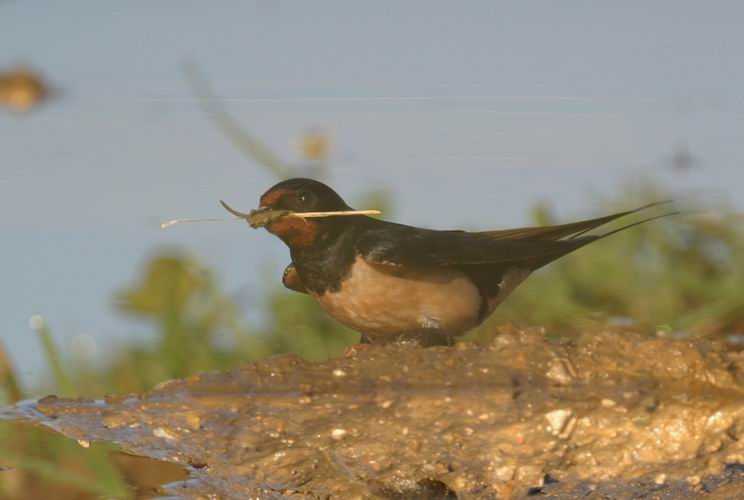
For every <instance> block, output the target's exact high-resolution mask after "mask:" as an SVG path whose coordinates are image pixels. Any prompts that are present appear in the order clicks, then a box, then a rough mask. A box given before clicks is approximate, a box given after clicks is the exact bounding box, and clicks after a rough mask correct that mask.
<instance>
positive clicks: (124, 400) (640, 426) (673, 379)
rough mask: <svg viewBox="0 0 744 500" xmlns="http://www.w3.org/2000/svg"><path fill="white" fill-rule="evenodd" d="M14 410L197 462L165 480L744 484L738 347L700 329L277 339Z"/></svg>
mask: <svg viewBox="0 0 744 500" xmlns="http://www.w3.org/2000/svg"><path fill="white" fill-rule="evenodd" d="M3 415H4V416H5V418H16V419H27V420H33V421H36V422H41V423H43V424H44V425H46V426H49V427H51V428H52V429H55V430H57V431H58V432H61V433H63V434H65V435H67V436H69V437H71V438H75V439H85V440H89V441H90V440H101V441H106V442H113V443H116V444H118V445H119V446H121V447H122V448H123V449H125V450H127V451H129V452H131V453H136V454H140V455H144V456H149V457H153V458H157V459H159V460H166V461H170V462H173V463H177V464H180V465H182V466H184V467H186V468H187V469H188V471H189V473H190V475H191V477H192V479H191V480H189V481H185V482H180V483H175V484H171V485H168V486H167V487H165V491H168V492H170V493H172V494H175V492H179V493H178V494H182V495H183V494H186V493H188V494H207V493H214V494H218V495H221V496H222V497H234V498H242V497H246V496H259V497H262V498H286V497H317V498H325V497H329V496H330V497H338V498H354V497H357V498H368V497H377V498H414V497H418V498H427V497H437V498H446V497H449V498H461V499H467V498H492V497H522V496H525V497H527V495H529V494H531V496H530V497H531V498H540V497H541V496H544V495H551V496H553V495H566V498H569V497H570V496H571V495H576V494H579V493H580V492H582V491H584V492H586V494H587V495H589V496H593V495H594V494H595V493H596V492H598V491H606V492H607V495H609V496H611V497H612V496H613V495H616V496H615V497H617V498H625V497H630V496H633V495H631V494H630V493H633V492H635V493H640V492H645V493H644V494H648V495H651V496H650V497H649V498H657V496H655V495H659V494H662V493H660V492H664V491H675V492H680V491H682V490H681V489H679V488H682V486H678V487H677V486H674V485H683V486H685V487H687V488H688V489H690V491H692V492H700V491H703V489H704V488H708V487H709V486H706V485H707V484H710V485H712V486H710V487H712V488H714V489H716V488H719V489H720V488H724V486H722V485H723V484H724V483H721V485H719V486H716V485H715V483H710V480H711V479H707V478H714V479H715V478H726V477H728V476H727V475H729V476H730V478H729V479H730V480H729V481H728V482H726V483H725V485H727V486H725V487H731V485H735V486H734V487H737V488H739V487H740V485H741V481H739V475H740V471H738V469H731V468H729V469H726V465H727V464H737V463H744V445H742V442H741V437H742V433H743V432H744V359H743V358H742V355H741V354H739V353H731V352H727V351H726V350H725V349H724V348H723V346H722V345H720V344H717V343H714V342H707V341H694V342H691V341H671V340H664V339H648V338H642V337H639V336H636V335H632V334H610V333H596V334H584V335H582V336H580V337H577V338H576V339H573V340H571V341H562V342H553V341H547V340H545V339H544V338H543V335H542V333H541V332H539V331H517V330H509V331H506V332H504V333H503V334H502V335H501V336H500V337H498V338H497V339H496V340H495V341H494V342H493V343H492V344H491V345H489V346H485V347H484V346H477V345H474V344H468V343H462V344H458V345H456V346H454V347H433V348H426V349H425V348H421V347H417V346H375V345H368V346H362V347H361V348H358V349H355V350H354V351H353V355H350V356H348V357H344V358H339V359H333V360H329V361H326V362H323V363H309V362H305V361H302V360H300V359H298V358H296V357H293V356H278V357H274V358H270V359H267V360H264V361H261V362H258V363H254V364H250V365H246V366H244V367H242V368H239V369H236V370H232V371H228V372H224V373H205V374H200V375H195V376H192V377H189V378H187V379H183V380H173V381H169V382H166V383H163V384H161V385H160V386H159V387H157V388H156V389H155V390H153V391H152V392H151V393H149V394H147V395H144V396H135V395H124V396H113V397H109V398H106V400H105V401H103V402H91V401H83V400H62V399H56V398H45V399H43V400H41V401H39V402H33V403H26V404H22V405H19V406H17V407H16V408H12V409H6V410H4V411H3ZM546 478H547V480H546ZM706 481H707V482H706ZM613 488H619V489H618V490H617V491H615V490H614V489H613ZM670 488H672V489H671V490H670ZM673 488H678V489H676V490H674V489H673ZM740 491H741V492H744V489H742V490H740ZM613 492H615V493H613ZM622 492H625V493H622ZM664 494H666V493H664ZM658 498H661V497H658Z"/></svg>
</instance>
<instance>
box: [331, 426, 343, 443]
mask: <svg viewBox="0 0 744 500" xmlns="http://www.w3.org/2000/svg"><path fill="white" fill-rule="evenodd" d="M344 436H346V429H333V430H332V431H331V437H332V438H333V439H335V440H336V441H338V440H339V439H343V438H344Z"/></svg>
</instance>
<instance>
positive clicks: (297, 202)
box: [223, 178, 673, 345]
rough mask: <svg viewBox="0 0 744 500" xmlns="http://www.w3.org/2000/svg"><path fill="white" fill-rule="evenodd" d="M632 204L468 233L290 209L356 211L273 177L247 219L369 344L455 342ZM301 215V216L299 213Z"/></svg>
mask: <svg viewBox="0 0 744 500" xmlns="http://www.w3.org/2000/svg"><path fill="white" fill-rule="evenodd" d="M660 203H666V202H659V203H652V204H650V205H646V206H643V207H641V208H638V209H635V210H629V211H625V212H620V213H616V214H612V215H607V216H605V217H599V218H596V219H591V220H584V221H580V222H574V223H570V224H561V225H556V226H545V227H524V228H516V229H503V230H496V231H481V232H467V231H460V230H452V231H446V230H433V229H423V228H418V227H413V226H406V225H403V224H397V223H394V222H388V221H384V220H379V219H375V218H371V217H367V216H364V215H354V216H349V217H325V218H301V217H296V216H295V217H290V216H288V215H289V214H292V213H298V212H313V211H329V212H336V211H348V210H352V209H351V207H349V206H348V205H347V204H346V202H345V201H344V200H343V199H342V198H341V196H339V195H338V194H337V193H336V192H335V191H334V190H333V189H331V188H330V187H328V186H326V185H325V184H323V183H321V182H318V181H315V180H312V179H301V178H297V179H290V180H286V181H283V182H280V183H279V184H276V185H275V186H273V187H272V188H271V189H269V190H268V191H266V192H265V193H264V194H263V195H262V196H261V199H260V206H259V208H258V209H256V210H253V211H251V213H250V214H245V213H242V212H238V211H235V210H233V209H232V208H230V207H229V206H228V205H226V204H225V203H224V202H223V205H224V206H225V208H226V209H228V210H229V211H230V212H232V213H233V214H235V215H238V216H240V217H244V218H247V219H248V221H249V222H250V223H251V225H252V226H254V227H260V226H264V227H265V228H266V229H267V230H268V231H269V232H270V233H272V234H274V235H276V236H278V237H279V238H280V239H281V240H282V241H284V243H286V245H287V246H288V247H289V252H290V255H291V258H292V262H291V263H290V264H289V265H288V266H287V268H286V269H285V271H284V274H283V276H282V283H283V284H284V286H286V287H287V288H289V289H290V290H294V291H296V292H301V293H307V294H310V295H311V296H312V297H313V298H314V299H315V300H316V301H317V303H318V304H319V305H320V306H321V307H322V308H323V309H324V310H325V311H326V312H327V313H328V314H330V315H331V316H332V317H334V318H335V319H336V320H338V321H339V322H341V323H343V324H344V325H346V326H348V327H350V328H352V329H353V330H356V331H358V332H360V333H361V334H362V341H363V342H375V343H388V342H395V341H414V342H417V343H420V344H427V345H429V344H440V343H451V342H452V339H453V338H454V337H457V336H460V335H463V334H465V333H467V332H468V331H470V330H471V329H473V328H475V327H476V326H478V325H479V324H480V323H481V322H483V321H484V320H485V319H486V318H488V316H490V315H491V313H493V311H494V310H495V309H496V307H497V306H498V305H499V304H501V303H502V302H503V301H504V299H505V298H506V297H507V296H508V295H509V294H510V293H511V292H512V291H513V290H514V289H515V288H516V287H517V286H518V285H519V284H520V283H522V282H523V281H524V280H525V279H526V278H527V277H528V276H529V275H530V274H531V273H532V272H533V271H535V270H536V269H539V268H541V267H543V266H544V265H546V264H548V263H550V262H552V261H554V260H556V259H558V258H559V257H562V256H564V255H566V254H569V253H571V252H573V251H574V250H577V249H579V248H581V247H583V246H585V245H587V244H589V243H592V242H594V241H597V240H600V239H602V238H605V237H607V236H609V235H611V234H614V233H616V232H618V231H622V230H624V229H627V228H629V227H632V226H635V225H638V224H641V223H643V222H648V221H649V220H652V219H656V218H659V217H663V216H667V215H673V214H663V215H660V216H656V217H650V218H647V219H644V220H641V221H638V222H635V223H633V224H629V225H627V226H624V227H622V228H620V229H616V230H614V231H610V232H607V233H604V234H600V235H589V234H587V232H588V231H591V230H592V229H595V228H597V227H599V226H601V225H604V224H606V223H608V222H611V221H613V220H615V219H618V218H620V217H623V216H626V215H630V214H632V213H635V212H639V211H641V210H644V209H646V208H649V207H651V206H655V205H658V204H660ZM299 215H301V214H299Z"/></svg>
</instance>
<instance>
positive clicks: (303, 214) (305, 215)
mask: <svg viewBox="0 0 744 500" xmlns="http://www.w3.org/2000/svg"><path fill="white" fill-rule="evenodd" d="M381 213H382V212H380V211H379V210H342V211H337V212H290V213H288V214H287V215H286V216H285V217H299V218H302V219H305V218H308V217H335V216H343V215H380V214H381Z"/></svg>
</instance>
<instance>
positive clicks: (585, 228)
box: [470, 200, 677, 241]
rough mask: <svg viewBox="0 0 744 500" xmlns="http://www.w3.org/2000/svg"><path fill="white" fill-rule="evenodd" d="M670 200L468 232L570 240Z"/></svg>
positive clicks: (508, 237)
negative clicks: (537, 224)
mask: <svg viewBox="0 0 744 500" xmlns="http://www.w3.org/2000/svg"><path fill="white" fill-rule="evenodd" d="M671 202H672V200H664V201H657V202H654V203H649V204H647V205H643V206H642V207H638V208H636V209H634V210H626V211H624V212H619V213H615V214H611V215H605V216H604V217H598V218H596V219H589V220H583V221H579V222H571V223H568V224H559V225H556V226H543V227H521V228H516V229H501V230H497V231H482V232H476V233H470V234H471V235H472V236H475V237H476V238H480V239H484V240H512V239H515V240H521V239H528V240H529V239H536V240H554V241H555V240H562V239H563V238H567V239H569V240H571V239H576V238H578V237H580V236H584V235H585V234H586V233H588V232H589V231H591V230H593V229H596V228H598V227H600V226H603V225H605V224H608V223H610V222H612V221H614V220H616V219H619V218H621V217H625V216H626V215H631V214H635V213H638V212H641V211H643V210H648V209H649V208H653V207H657V206H659V205H665V204H667V203H671ZM676 213H677V212H671V213H668V214H664V215H660V216H656V217H650V218H648V219H644V220H643V221H640V222H636V223H634V224H632V225H630V226H627V227H632V226H633V225H637V224H642V223H644V222H648V221H649V220H653V219H658V218H659V217H667V216H670V215H674V214H676ZM627 227H623V228H620V229H617V230H615V231H613V233H614V232H618V231H622V230H623V229H627ZM610 234H612V233H608V234H606V235H601V236H602V237H604V236H609V235H610ZM564 241H565V240H564Z"/></svg>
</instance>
